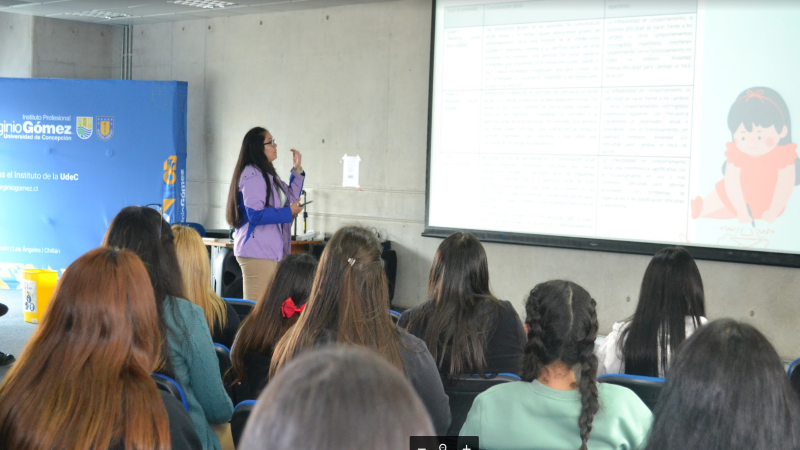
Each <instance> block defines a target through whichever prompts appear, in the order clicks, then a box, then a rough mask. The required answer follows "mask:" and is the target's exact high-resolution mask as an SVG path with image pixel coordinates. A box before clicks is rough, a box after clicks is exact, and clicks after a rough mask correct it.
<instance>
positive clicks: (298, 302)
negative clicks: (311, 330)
mask: <svg viewBox="0 0 800 450" xmlns="http://www.w3.org/2000/svg"><path fill="white" fill-rule="evenodd" d="M316 270H317V260H316V258H314V257H313V256H312V255H311V254H308V253H301V254H296V255H289V256H287V257H285V258H284V259H283V260H282V261H281V262H280V264H279V265H278V270H277V271H276V272H275V276H274V277H273V279H272V283H271V284H270V285H269V287H268V288H267V289H266V290H265V291H264V293H263V294H262V296H261V299H260V300H259V301H258V303H257V304H256V307H255V309H253V312H252V313H250V315H248V316H247V318H246V319H244V321H243V322H242V325H241V327H240V328H239V333H238V334H237V335H236V345H234V346H233V349H232V350H231V361H232V363H233V364H232V369H233V371H234V372H235V373H236V377H237V378H236V379H235V380H234V381H233V383H238V382H241V381H243V380H244V379H245V377H246V376H247V375H246V372H245V356H246V355H248V354H249V353H266V352H270V353H271V352H272V350H273V349H274V348H275V344H277V343H278V340H279V339H280V338H282V337H283V335H284V334H286V331H287V330H289V328H291V327H292V326H293V325H294V324H295V323H296V322H297V321H298V320H299V319H300V315H299V314H295V315H294V316H292V317H289V318H286V317H283V316H282V315H281V305H282V304H283V302H284V301H285V300H286V299H287V298H291V299H292V301H293V302H294V304H295V306H298V307H300V306H302V305H305V304H306V302H307V301H308V297H309V295H310V294H311V285H312V284H313V283H314V273H315V272H316Z"/></svg>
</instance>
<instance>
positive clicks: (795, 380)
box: [786, 358, 800, 395]
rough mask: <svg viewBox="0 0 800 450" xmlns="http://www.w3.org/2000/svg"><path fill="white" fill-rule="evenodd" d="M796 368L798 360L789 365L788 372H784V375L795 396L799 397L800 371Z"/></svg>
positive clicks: (799, 362)
mask: <svg viewBox="0 0 800 450" xmlns="http://www.w3.org/2000/svg"><path fill="white" fill-rule="evenodd" d="M798 366H800V358H797V359H795V360H794V361H792V363H791V364H789V370H788V371H786V374H787V375H789V383H791V385H792V388H794V391H795V392H797V395H800V370H797V368H798Z"/></svg>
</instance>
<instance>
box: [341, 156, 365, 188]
mask: <svg viewBox="0 0 800 450" xmlns="http://www.w3.org/2000/svg"><path fill="white" fill-rule="evenodd" d="M360 165H361V157H360V156H358V155H356V156H347V154H346V153H345V155H344V156H343V157H342V186H344V187H354V188H357V187H359V185H358V172H359V166H360Z"/></svg>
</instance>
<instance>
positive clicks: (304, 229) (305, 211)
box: [303, 190, 308, 234]
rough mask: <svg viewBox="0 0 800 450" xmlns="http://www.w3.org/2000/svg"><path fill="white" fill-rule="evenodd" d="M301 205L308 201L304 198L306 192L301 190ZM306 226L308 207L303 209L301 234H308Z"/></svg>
mask: <svg viewBox="0 0 800 450" xmlns="http://www.w3.org/2000/svg"><path fill="white" fill-rule="evenodd" d="M303 203H304V204H305V203H308V199H307V198H306V191H305V190H303ZM307 225H308V206H306V207H305V208H303V234H306V233H307V232H308V230H307V228H308V227H307Z"/></svg>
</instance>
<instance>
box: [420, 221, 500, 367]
mask: <svg viewBox="0 0 800 450" xmlns="http://www.w3.org/2000/svg"><path fill="white" fill-rule="evenodd" d="M498 313H499V302H498V300H497V299H496V298H495V297H494V296H493V295H492V293H491V292H490V291H489V264H488V262H487V260H486V252H485V251H484V249H483V245H481V243H480V241H478V239H476V238H475V236H473V235H471V234H469V233H463V232H457V233H453V234H452V235H450V237H448V238H447V239H445V240H444V241H442V243H441V244H440V245H439V248H438V249H437V250H436V255H435V256H434V257H433V264H432V265H431V271H430V275H429V277H428V301H427V302H426V303H424V304H423V305H422V306H421V307H420V310H419V311H418V312H417V313H416V314H415V315H414V316H413V317H412V318H411V320H410V321H409V323H408V327H407V328H408V330H410V331H411V332H412V333H414V330H416V329H420V328H423V327H424V325H425V324H427V326H426V327H424V329H425V333H424V335H423V336H420V337H421V338H422V339H423V340H424V341H425V343H426V344H428V349H429V350H430V352H431V355H432V356H433V359H434V360H435V361H436V364H437V366H438V367H439V369H440V370H441V369H442V365H443V363H444V362H445V358H447V361H448V362H449V366H450V369H449V373H447V374H446V376H447V379H448V380H449V381H452V380H453V379H454V378H455V377H458V376H460V375H461V374H463V373H466V371H469V372H470V373H474V374H483V375H485V372H486V355H485V350H486V341H487V336H488V335H489V334H490V333H491V332H492V330H490V326H491V323H492V320H493V319H495V318H497V314H498ZM414 334H416V333H414Z"/></svg>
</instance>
